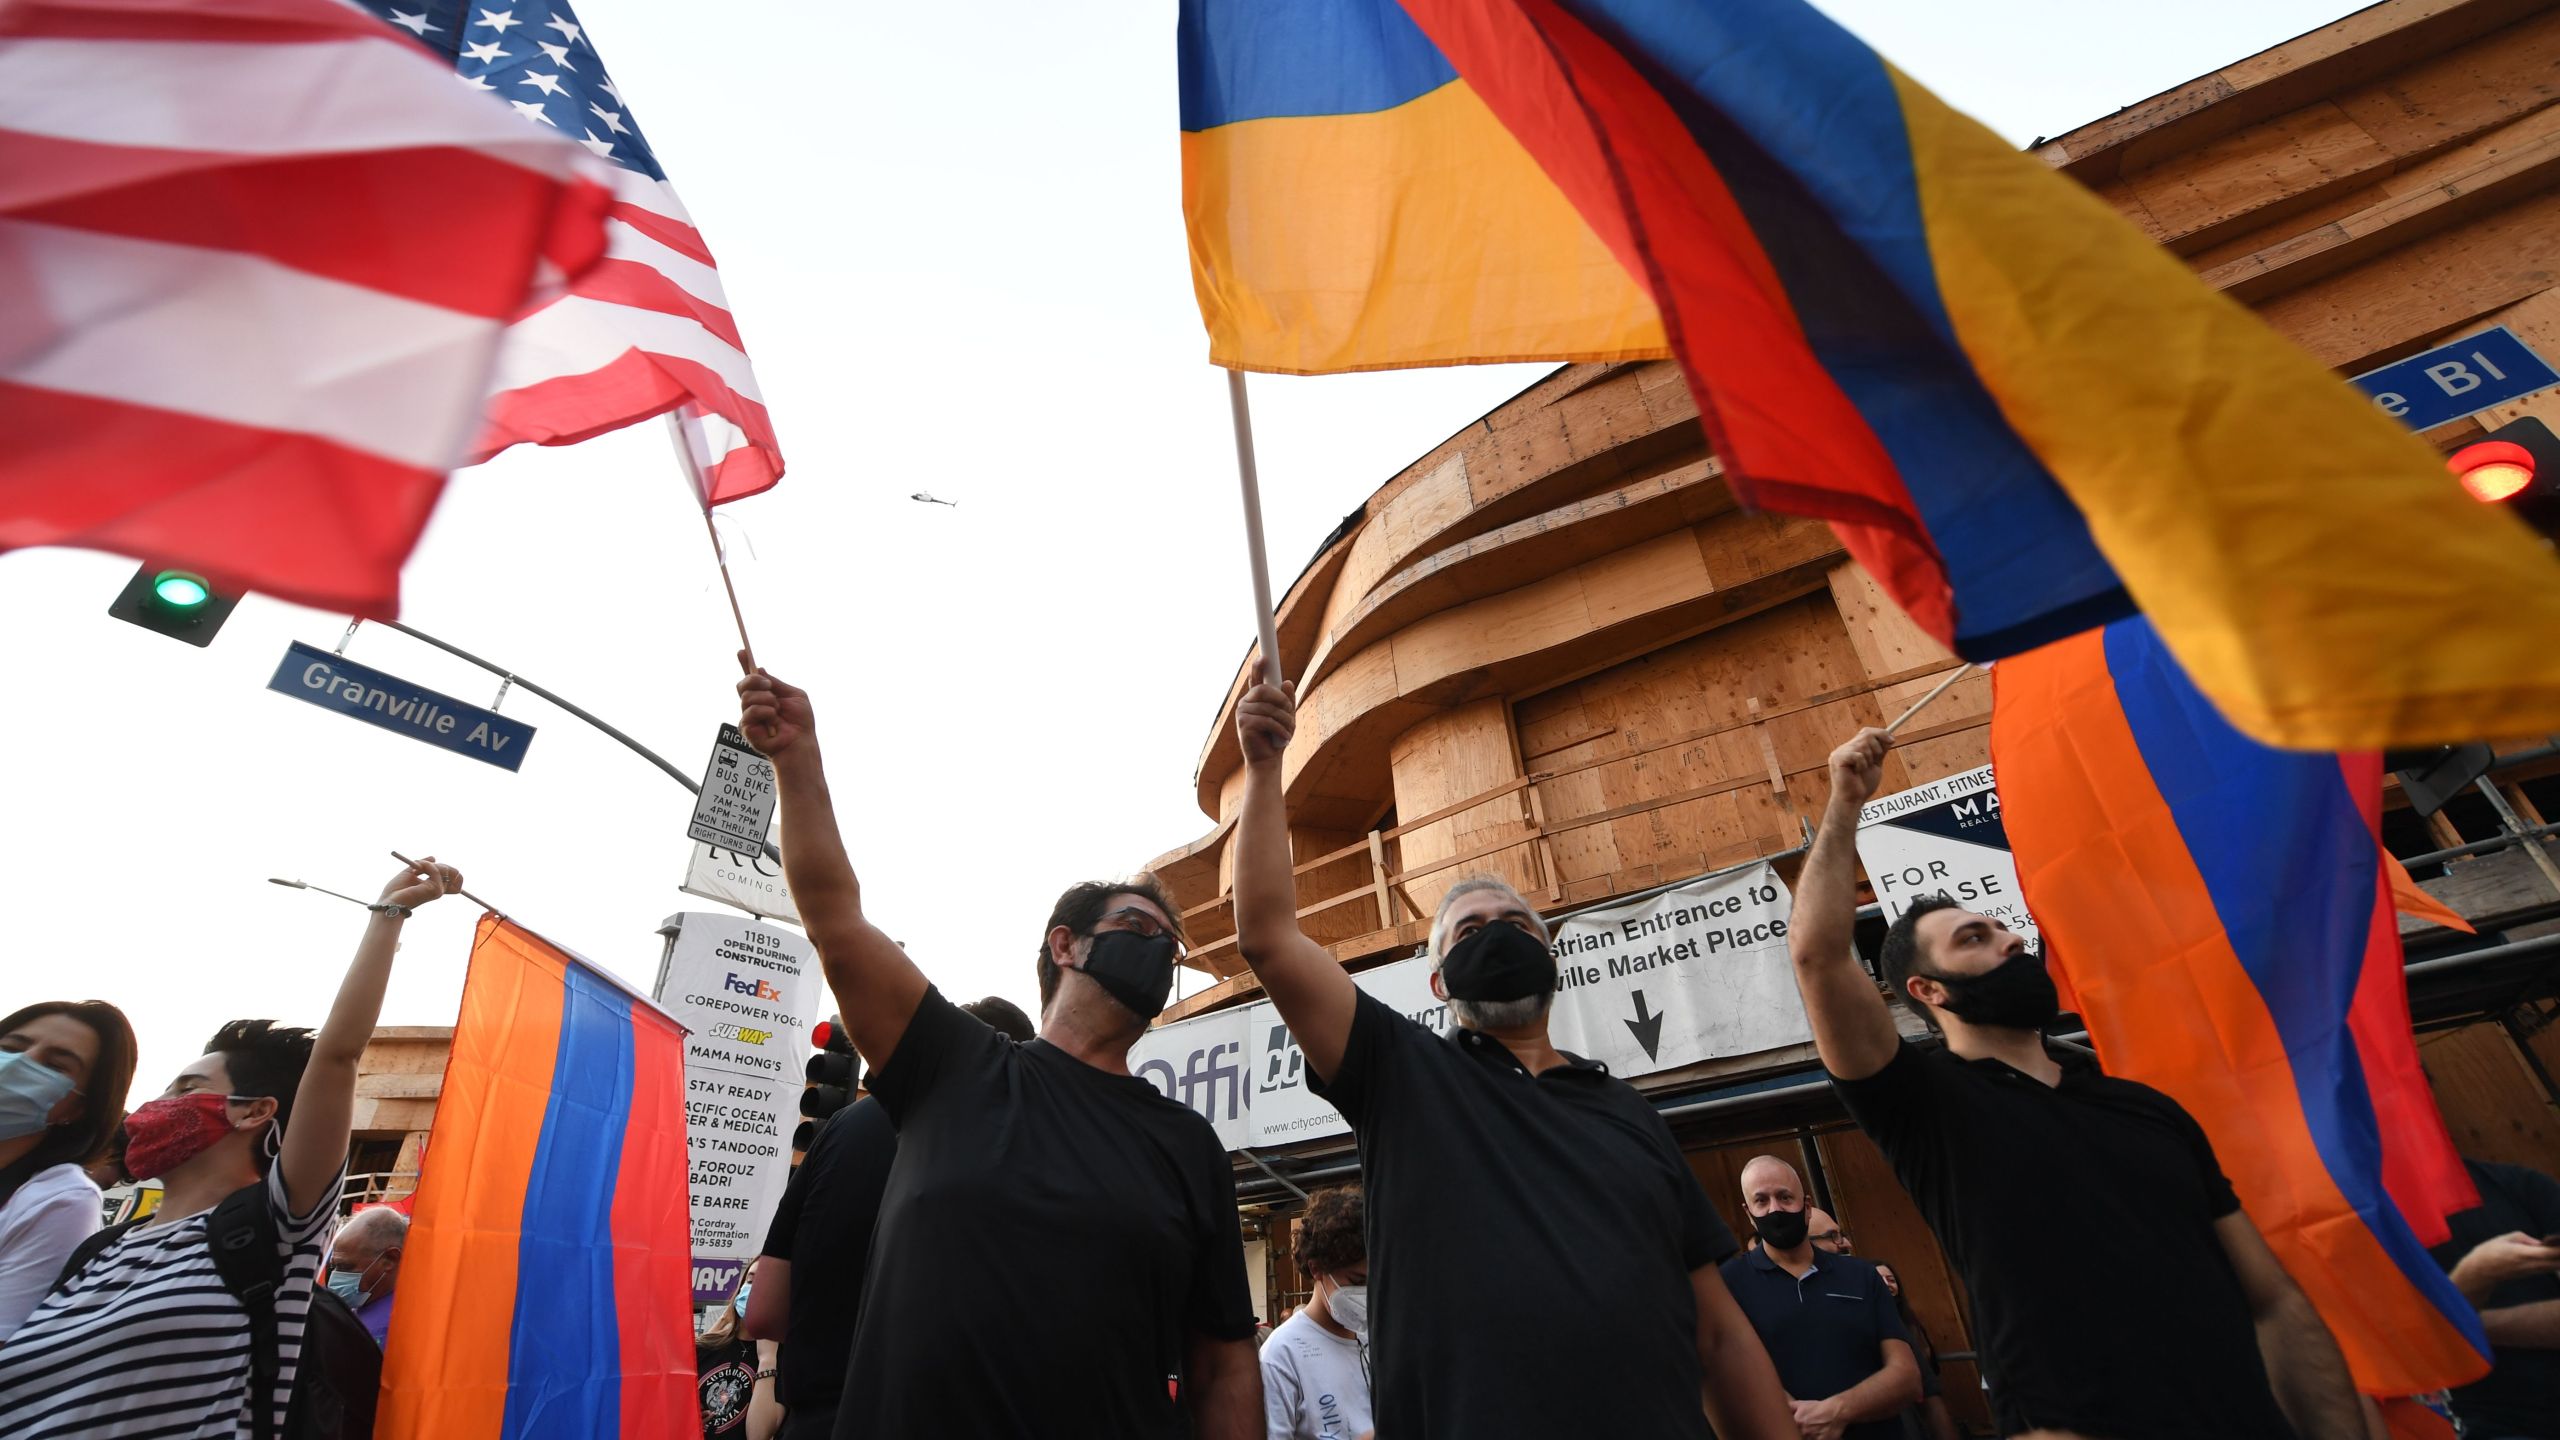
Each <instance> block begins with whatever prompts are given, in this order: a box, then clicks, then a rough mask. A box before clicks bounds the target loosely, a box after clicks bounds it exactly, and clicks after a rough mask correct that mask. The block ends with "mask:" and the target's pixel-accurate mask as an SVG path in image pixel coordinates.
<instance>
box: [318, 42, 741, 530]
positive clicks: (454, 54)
mask: <svg viewBox="0 0 2560 1440" xmlns="http://www.w3.org/2000/svg"><path fill="white" fill-rule="evenodd" d="M357 3H360V4H362V5H363V6H364V8H366V9H368V10H371V11H372V12H373V13H374V14H376V15H379V16H381V17H382V18H383V19H384V20H385V21H387V22H389V23H390V24H391V25H393V26H396V27H398V28H399V30H400V31H401V32H403V33H405V34H407V35H408V36H409V37H410V38H412V39H414V40H416V41H417V42H418V43H419V44H421V45H424V46H425V47H427V49H429V50H431V51H433V52H434V53H436V54H437V55H439V56H441V57H443V58H444V59H445V60H446V61H447V62H448V63H450V64H451V65H452V66H453V67H454V74H455V76H456V77H457V78H459V79H460V80H461V82H462V83H463V85H465V86H466V87H468V88H470V89H473V90H477V91H482V92H485V93H486V95H487V96H488V97H489V98H490V100H491V101H492V102H493V103H503V104H504V105H506V106H509V107H512V108H513V110H514V111H515V113H516V114H517V115H519V116H521V117H523V121H524V123H525V124H527V125H531V126H534V127H537V128H540V129H543V130H546V131H548V132H551V133H555V134H559V135H563V136H566V137H568V138H569V139H572V140H575V141H577V142H578V143H579V144H581V145H583V146H585V147H586V148H587V149H588V150H590V151H592V152H594V153H595V154H596V155H597V156H599V157H601V158H603V159H605V160H608V161H610V162H612V164H613V181H614V197H615V201H616V203H615V205H614V206H613V209H612V211H611V212H610V215H609V217H608V220H607V222H606V228H605V259H604V261H603V262H602V263H601V264H599V265H597V266H596V267H594V268H593V269H591V270H589V271H588V272H587V273H586V274H585V275H583V276H581V277H580V278H579V279H578V280H577V281H576V283H574V284H573V285H571V286H570V289H569V293H568V294H566V295H564V296H561V297H560V298H558V299H556V300H553V301H551V302H550V303H549V304H548V305H545V306H544V307H542V308H541V309H539V310H536V311H534V312H533V313H531V314H528V315H526V316H524V317H522V318H521V319H519V320H518V321H517V322H516V324H515V326H514V328H513V329H511V330H510V331H509V332H508V335H507V345H506V348H505V350H504V351H503V352H501V355H500V358H499V365H498V379H497V381H496V384H495V387H494V390H493V393H492V394H491V396H490V399H489V424H488V428H487V429H486V430H485V431H484V432H483V433H482V436H481V439H480V443H479V445H478V446H477V447H476V449H477V453H476V454H475V456H474V457H473V458H475V459H481V460H485V459H487V458H488V457H489V456H491V455H494V454H496V453H498V452H499V451H501V450H504V449H506V448H507V447H508V446H510V445H515V444H520V443H522V442H524V441H527V440H530V441H532V442H534V443H535V444H539V445H567V444H571V443H573V442H575V441H579V440H584V439H586V438H588V437H589V436H591V435H599V434H602V433H603V432H605V431H607V430H613V429H617V428H619V427H621V426H624V425H628V424H630V423H632V422H633V421H635V420H645V419H648V418H649V417H650V416H653V415H657V414H661V413H663V412H665V411H667V410H669V409H671V408H673V407H676V406H679V405H689V406H691V407H693V408H694V409H695V410H697V411H699V412H702V413H703V415H704V423H703V425H702V426H701V432H702V437H703V439H705V440H707V441H708V447H707V450H706V451H705V452H704V464H703V466H702V469H703V472H704V473H703V476H702V479H703V482H704V485H705V493H704V494H703V496H702V499H703V503H704V504H706V505H718V504H723V503H725V502H727V501H730V500H737V499H742V498H744V497H746V496H749V495H753V494H756V493H757V492H759V491H762V490H765V489H768V488H770V487H771V486H772V484H773V483H774V481H776V480H778V479H780V478H782V451H781V449H780V448H779V447H778V446H776V445H775V443H774V438H773V422H772V420H771V419H770V418H769V417H768V416H767V415H766V413H765V408H764V397H763V395H762V393H761V392H759V391H758V390H757V388H756V377H755V372H754V371H753V370H752V369H751V368H749V366H748V364H747V351H746V343H745V342H744V341H743V340H741V339H739V337H738V322H737V321H736V319H735V318H734V317H732V316H731V314H730V312H729V299H728V296H727V295H725V294H723V293H722V291H721V288H720V272H719V270H718V268H717V267H716V265H715V264H714V262H713V261H712V258H711V250H710V247H708V246H706V245H705V244H703V242H702V234H701V232H700V231H698V230H696V229H694V228H693V220H692V218H691V217H690V216H688V215H687V214H686V213H685V208H684V205H683V202H681V201H679V200H677V199H676V192H675V189H674V187H673V186H670V185H669V184H668V183H667V174H666V172H665V171H664V170H661V169H660V168H658V157H657V155H656V154H655V153H654V152H652V151H651V150H650V149H649V142H648V140H647V139H646V138H644V137H643V136H642V135H641V133H640V125H639V122H638V121H636V120H634V119H633V118H632V115H631V107H630V105H629V104H628V103H626V102H625V101H624V99H623V94H622V89H621V87H620V86H618V85H616V84H614V82H613V76H612V74H611V73H610V72H609V71H607V70H606V69H605V65H604V59H603V57H602V56H600V55H598V54H597V53H596V47H595V42H594V40H592V39H591V38H589V36H588V35H587V30H586V27H585V26H584V25H582V24H580V23H579V21H578V17H577V14H576V13H575V12H574V11H572V10H571V9H570V8H569V6H568V5H567V4H566V3H565V0H494V3H488V4H479V3H472V0H463V3H455V0H357Z"/></svg>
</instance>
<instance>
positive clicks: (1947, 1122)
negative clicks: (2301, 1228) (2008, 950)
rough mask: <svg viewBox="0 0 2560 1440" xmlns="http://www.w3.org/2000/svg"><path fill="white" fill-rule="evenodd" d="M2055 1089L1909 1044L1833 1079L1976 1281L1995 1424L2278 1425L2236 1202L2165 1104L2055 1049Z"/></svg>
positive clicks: (2197, 1136) (2170, 1434)
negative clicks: (2222, 1226)
mask: <svg viewBox="0 0 2560 1440" xmlns="http://www.w3.org/2000/svg"><path fill="white" fill-rule="evenodd" d="M2054 1058H2055V1059H2056V1060H2057V1061H2058V1062H2059V1063H2060V1064H2061V1066H2062V1080H2061V1083H2060V1084H2059V1085H2046V1084H2044V1083H2043V1082H2042V1081H2040V1080H2037V1079H2035V1078H2034V1077H2033V1076H2029V1075H2024V1074H2021V1073H2019V1072H2018V1071H2016V1070H2013V1069H2011V1068H2010V1067H2008V1066H2007V1065H2004V1064H2001V1063H2000V1062H1999V1061H1997V1060H1975V1061H1966V1060H1962V1059H1959V1058H1957V1057H1956V1056H1955V1055H1953V1054H1950V1053H1948V1052H1947V1051H1945V1050H1942V1049H1935V1048H1932V1049H1928V1050H1921V1049H1916V1048H1914V1047H1913V1046H1911V1045H1910V1044H1909V1043H1907V1042H1906V1043H1905V1044H1903V1045H1902V1047H1901V1048H1900V1049H1899V1050H1898V1051H1896V1052H1895V1054H1894V1057H1893V1060H1892V1061H1891V1063H1889V1064H1887V1065H1886V1066H1885V1067H1884V1069H1882V1070H1880V1071H1878V1072H1877V1073H1875V1074H1874V1075H1871V1076H1869V1077H1868V1078H1866V1079H1864V1080H1842V1079H1840V1078H1839V1077H1837V1076H1834V1077H1832V1081H1831V1084H1832V1087H1833V1088H1834V1089H1835V1090H1837V1091H1838V1092H1839V1094H1840V1099H1841V1101H1842V1102H1843V1103H1844V1104H1846V1105H1847V1106H1848V1109H1849V1113H1850V1115H1851V1116H1852V1117H1854V1118H1855V1119H1856V1120H1857V1122H1858V1126H1859V1128H1860V1129H1863V1130H1865V1131H1866V1132H1867V1134H1868V1135H1869V1136H1871V1137H1873V1138H1874V1140H1875V1142H1876V1144H1877V1146H1878V1147H1879V1148H1881V1149H1882V1150H1883V1151H1884V1154H1885V1158H1886V1159H1887V1160H1889V1161H1891V1162H1892V1164H1893V1173H1894V1174H1895V1175H1896V1176H1897V1177H1899V1178H1900V1179H1901V1181H1902V1188H1903V1189H1905V1190H1907V1191H1909V1192H1910V1194H1911V1199H1912V1201H1913V1203H1915V1204H1916V1205H1917V1206H1918V1207H1919V1209H1920V1214H1921V1217H1922V1218H1923V1219H1925V1220H1927V1221H1928V1222H1929V1228H1930V1229H1931V1230H1933V1231H1935V1232H1936V1233H1937V1236H1938V1243H1939V1244H1940V1245H1942V1246H1944V1247H1945V1248H1946V1252H1947V1257H1948V1258H1949V1259H1951V1260H1953V1261H1954V1262H1955V1266H1956V1271H1957V1273H1958V1274H1960V1275H1962V1276H1963V1277H1964V1284H1965V1289H1966V1290H1967V1292H1969V1293H1970V1294H1971V1295H1972V1297H1973V1330H1974V1348H1975V1350H1976V1351H1977V1352H1978V1353H1979V1354H1980V1355H1981V1356H1982V1370H1983V1376H1984V1378H1985V1379H1986V1380H1987V1381H1988V1382H1989V1384H1990V1386H1991V1409H1992V1415H1993V1418H1994V1419H1996V1420H1997V1421H1998V1422H1999V1425H2000V1431H2001V1433H2002V1434H2004V1435H2014V1434H2017V1433H2018V1432H2020V1431H2022V1430H2034V1429H2038V1428H2044V1427H2050V1428H2053V1429H2057V1430H2072V1431H2079V1432H2081V1433H2084V1434H2089V1435H2103V1436H2106V1437H2108V1440H2267V1437H2270V1436H2274V1437H2289V1436H2291V1435H2292V1433H2293V1432H2292V1430H2291V1429H2290V1428H2288V1427H2287V1426H2286V1424H2285V1420H2284V1415H2283V1412H2281V1411H2280V1410H2278V1409H2277V1408H2276V1402H2275V1395H2274V1392H2273V1391H2272V1390H2270V1389H2269V1387H2268V1384H2267V1370H2266V1364H2265V1362H2264V1361H2263V1359H2261V1357H2260V1356H2259V1353H2258V1338H2257V1330H2256V1326H2255V1323H2254V1321H2253V1320H2252V1319H2251V1317H2250V1313H2249V1304H2248V1301H2247V1299H2246V1297H2245V1296H2243V1294H2242V1293H2241V1290H2240V1279H2239V1276H2238V1274H2237V1273H2236V1272H2234V1271H2233V1269H2232V1268H2231V1260H2230V1257H2229V1256H2228V1255H2227V1254H2225V1253H2224V1251H2223V1248H2222V1243H2221V1240H2220V1237H2218V1236H2217V1235H2216V1234H2215V1233H2214V1229H2213V1223H2214V1222H2215V1221H2216V1220H2219V1219H2221V1218H2222V1217H2223V1216H2225V1215H2228V1214H2231V1213H2232V1212H2233V1211H2235V1210H2237V1209H2239V1208H2240V1200H2239V1197H2238V1196H2236V1195H2234V1194H2233V1193H2232V1190H2231V1182H2230V1181H2229V1180H2227V1179H2225V1178H2223V1174H2222V1168H2221V1166H2220V1165H2219V1164H2218V1163H2217V1162H2216V1161H2215V1159H2214V1155H2213V1145H2212V1143H2211V1142H2210V1141H2208V1140H2206V1139H2205V1134H2204V1131H2203V1129H2202V1128H2201V1127H2199V1126H2198V1125H2197V1124H2196V1122H2195V1120H2194V1119H2193V1118H2192V1117H2190V1116H2189V1115H2188V1114H2187V1112H2186V1111H2185V1110H2184V1109H2181V1108H2180V1107H2179V1105H2178V1102H2176V1101H2174V1100H2172V1099H2170V1098H2169V1097H2168V1096H2166V1095H2163V1094H2161V1093H2160V1092H2159V1091H2157V1090H2154V1089H2152V1088H2151V1087H2150V1086H2148V1085H2138V1084H2136V1083H2134V1082H2133V1081H2130V1080H2118V1079H2115V1078H2113V1077H2112V1076H2108V1075H2106V1074H2103V1073H2101V1072H2100V1071H2099V1069H2098V1067H2097V1066H2096V1065H2095V1064H2094V1063H2093V1062H2091V1061H2090V1060H2088V1059H2087V1058H2086V1057H2084V1056H2079V1055H2074V1054H2069V1053H2065V1054H2059V1055H2056V1056H2055V1057H2054Z"/></svg>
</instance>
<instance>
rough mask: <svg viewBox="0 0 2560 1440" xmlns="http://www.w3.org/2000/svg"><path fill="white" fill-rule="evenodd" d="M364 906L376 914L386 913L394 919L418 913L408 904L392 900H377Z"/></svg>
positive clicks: (405, 917)
mask: <svg viewBox="0 0 2560 1440" xmlns="http://www.w3.org/2000/svg"><path fill="white" fill-rule="evenodd" d="M364 908H366V909H367V910H370V911H372V912H373V913H374V914H376V915H388V916H390V917H391V918H392V919H394V920H406V919H408V918H409V917H410V916H412V915H415V914H417V913H418V912H417V911H415V910H412V909H410V908H409V907H408V906H406V905H403V904H400V903H399V902H397V901H394V900H377V901H375V902H374V903H372V904H370V905H367V906H366V907H364Z"/></svg>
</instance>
